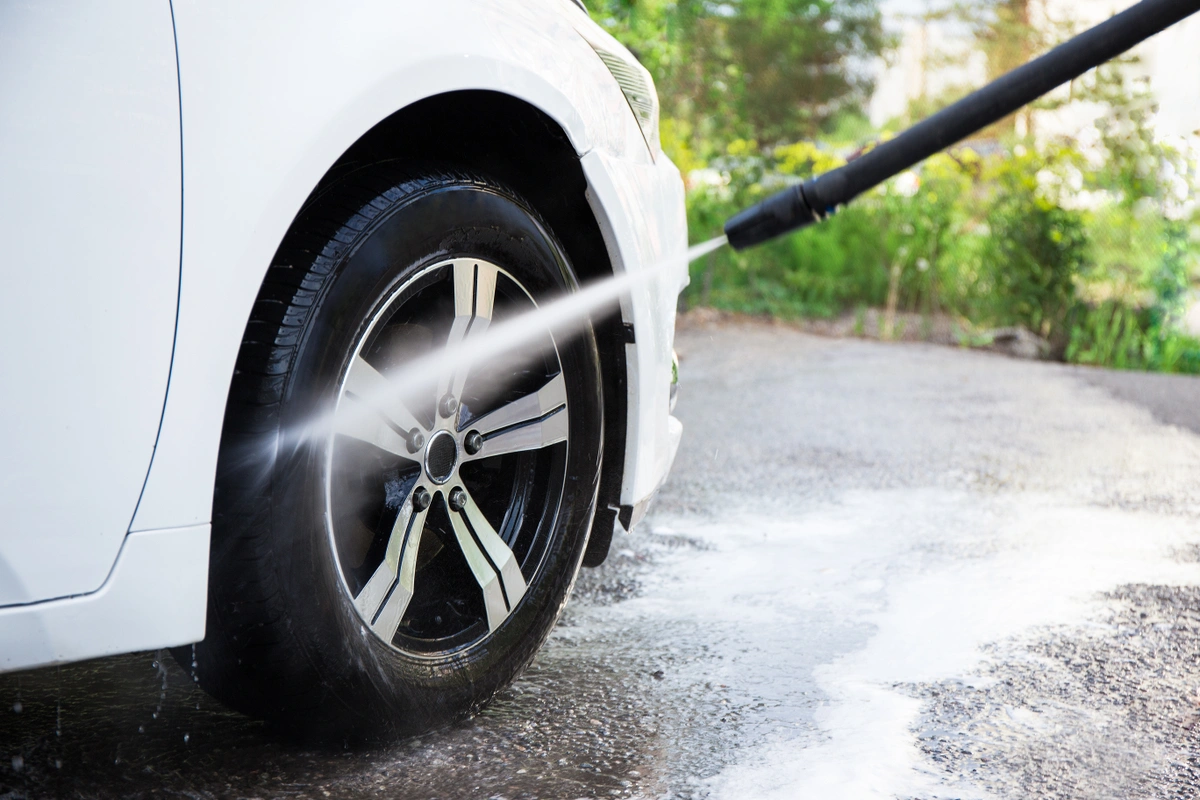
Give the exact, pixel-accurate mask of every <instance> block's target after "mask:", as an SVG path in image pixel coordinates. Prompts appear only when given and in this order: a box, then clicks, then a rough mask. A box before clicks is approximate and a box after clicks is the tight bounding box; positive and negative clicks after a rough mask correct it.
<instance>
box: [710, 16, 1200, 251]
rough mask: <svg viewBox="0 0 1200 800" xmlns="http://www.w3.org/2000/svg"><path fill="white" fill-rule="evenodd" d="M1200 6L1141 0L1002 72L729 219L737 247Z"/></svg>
mask: <svg viewBox="0 0 1200 800" xmlns="http://www.w3.org/2000/svg"><path fill="white" fill-rule="evenodd" d="M1197 11H1200V0H1142V2H1140V3H1138V4H1137V5H1135V6H1132V7H1131V8H1129V9H1127V10H1125V11H1123V12H1121V13H1120V14H1117V15H1115V16H1113V17H1111V18H1110V19H1108V20H1107V21H1105V22H1102V23H1100V24H1099V25H1097V26H1095V27H1094V28H1091V29H1090V30H1087V31H1085V32H1084V33H1081V34H1079V35H1078V36H1076V37H1074V38H1073V39H1070V40H1068V41H1067V42H1065V43H1064V44H1061V45H1059V46H1058V47H1056V48H1054V49H1053V50H1051V51H1050V52H1048V53H1046V54H1045V55H1043V56H1041V57H1039V58H1036V59H1034V60H1033V61H1031V62H1029V63H1028V64H1026V65H1024V66H1022V67H1018V68H1016V69H1014V70H1013V71H1012V72H1009V73H1008V74H1006V75H1003V76H1002V77H1000V78H997V79H996V80H995V81H992V82H991V83H989V84H988V85H987V86H984V87H983V88H982V89H979V90H977V91H975V92H973V93H971V94H969V95H967V96H966V97H964V98H963V99H962V100H959V101H958V102H957V103H954V104H953V105H951V106H948V107H946V108H944V109H942V110H941V111H939V112H937V113H936V114H934V115H933V116H931V117H929V118H927V119H925V120H923V121H921V122H919V123H917V124H916V125H913V126H912V127H911V128H909V129H908V130H906V131H904V132H903V133H901V134H900V135H899V136H897V137H896V138H894V139H891V140H890V141H887V142H884V143H882V144H880V145H878V146H876V147H875V148H874V149H872V150H870V151H868V152H867V153H865V154H863V155H862V156H860V157H859V158H856V159H855V160H853V161H851V162H850V163H849V164H846V165H845V166H843V167H838V168H837V169H835V170H831V171H829V172H826V173H824V174H822V175H818V176H817V177H815V178H812V179H810V180H807V181H805V182H804V183H800V184H797V185H795V186H792V187H789V188H787V189H784V190H783V191H781V192H778V193H777V194H774V195H772V196H771V197H768V198H767V199H766V200H764V201H762V202H761V203H759V204H758V205H756V206H754V207H753V208H749V209H747V210H745V211H742V212H740V213H738V214H736V215H734V216H733V217H731V218H730V219H729V221H728V222H726V223H725V235H726V236H727V237H728V240H729V244H730V245H731V246H732V247H733V248H734V249H735V250H744V249H746V248H747V247H753V246H754V245H756V244H762V243H763V242H766V241H768V240H770V239H774V238H775V237H777V236H782V235H783V234H785V233H788V232H790V231H794V230H797V229H799V228H803V227H805V226H807V225H811V224H813V223H814V222H819V221H821V220H823V219H825V218H827V217H828V216H829V215H831V214H833V213H834V211H835V210H836V209H837V208H838V207H839V206H841V205H844V204H846V203H848V202H850V201H851V200H853V199H854V198H855V197H857V196H858V195H860V194H862V193H863V192H865V191H867V190H869V189H872V188H874V187H876V186H878V185H879V184H881V183H883V182H884V181H886V180H887V179H889V178H892V177H894V176H896V175H898V174H900V173H901V172H903V171H904V170H906V169H910V168H911V167H913V166H915V165H916V164H918V163H920V162H921V161H924V160H925V159H926V158H928V157H929V156H931V155H934V154H935V153H938V152H940V151H942V150H944V149H945V148H947V147H949V146H951V145H953V144H955V143H957V142H961V141H962V140H963V139H965V138H967V137H968V136H970V135H972V134H974V133H978V132H979V131H981V130H983V129H984V128H986V127H987V126H989V125H992V124H993V123H996V122H999V121H1000V120H1002V119H1004V118H1005V117H1007V116H1008V115H1009V114H1012V113H1013V112H1014V111H1017V110H1018V109H1020V108H1021V107H1022V106H1024V105H1027V104H1029V103H1032V102H1033V101H1034V100H1037V99H1038V98H1039V97H1041V96H1042V95H1044V94H1046V93H1047V92H1049V91H1051V90H1052V89H1055V88H1057V87H1059V86H1061V85H1063V84H1065V83H1068V82H1070V81H1073V80H1074V79H1075V78H1078V77H1079V76H1080V75H1082V74H1084V73H1085V72H1087V71H1088V70H1091V69H1094V68H1095V67H1098V66H1100V65H1101V64H1103V63H1104V62H1106V61H1109V60H1111V59H1113V58H1115V57H1117V56H1119V55H1120V54H1121V53H1124V52H1125V51H1127V50H1129V49H1130V48H1132V47H1134V46H1135V45H1137V44H1139V43H1141V42H1143V41H1145V40H1146V39H1149V38H1150V37H1151V36H1153V35H1155V34H1156V33H1159V32H1161V31H1163V30H1165V29H1166V28H1169V27H1171V26H1172V25H1174V24H1175V23H1177V22H1180V21H1181V20H1183V19H1185V18H1187V17H1189V16H1191V15H1192V14H1195V13H1196V12H1197Z"/></svg>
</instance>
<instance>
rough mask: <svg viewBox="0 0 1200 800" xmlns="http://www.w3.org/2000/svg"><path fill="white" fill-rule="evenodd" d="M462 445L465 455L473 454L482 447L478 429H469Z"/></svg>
mask: <svg viewBox="0 0 1200 800" xmlns="http://www.w3.org/2000/svg"><path fill="white" fill-rule="evenodd" d="M463 447H465V448H466V450H467V455H472V456H473V455H475V454H476V453H478V452H479V451H480V450H482V449H483V436H482V435H480V433H479V431H471V432H470V433H468V434H467V437H466V438H465V439H463Z"/></svg>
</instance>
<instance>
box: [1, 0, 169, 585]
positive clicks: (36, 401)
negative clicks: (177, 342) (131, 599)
mask: <svg viewBox="0 0 1200 800" xmlns="http://www.w3.org/2000/svg"><path fill="white" fill-rule="evenodd" d="M180 158H181V155H180V127H179V85H178V72H177V68H176V58H175V39H174V31H173V26H172V20H171V7H170V4H169V2H168V0H124V1H123V2H120V3H110V2H104V0H82V1H81V2H74V3H71V4H68V5H61V4H56V3H6V4H4V6H3V8H0V263H2V264H3V269H2V271H0V302H2V303H3V313H0V375H2V376H3V378H2V379H0V380H2V381H3V383H2V385H0V454H3V456H2V457H3V459H4V462H5V468H4V470H3V474H2V475H0V520H3V521H2V522H0V606H4V605H12V604H20V603H31V602H36V601H39V600H45V599H49V598H56V597H63V596H69V595H75V594H82V593H87V592H91V591H94V590H96V589H97V588H99V587H100V586H101V585H102V584H103V582H104V580H105V578H106V577H107V575H108V574H109V572H110V570H111V569H112V565H113V563H114V561H115V559H116V557H117V554H118V553H119V551H120V547H121V543H122V541H123V539H124V536H125V534H126V532H127V530H128V529H129V525H130V520H131V519H132V518H133V514H134V511H135V510H136V507H137V503H138V498H139V496H140V493H141V491H142V487H143V484H144V482H145V476H146V472H147V469H148V467H149V465H150V460H151V457H152V455H153V452H154V446H155V439H156V436H157V434H158V428H159V423H160V420H161V416H162V408H163V402H164V397H165V393H166V386H167V378H168V375H169V372H170V362H171V350H172V344H173V337H174V333H175V316H176V307H177V293H178V288H179V248H180V224H181V223H180V214H181V203H182V199H181V181H182V176H181V163H180Z"/></svg>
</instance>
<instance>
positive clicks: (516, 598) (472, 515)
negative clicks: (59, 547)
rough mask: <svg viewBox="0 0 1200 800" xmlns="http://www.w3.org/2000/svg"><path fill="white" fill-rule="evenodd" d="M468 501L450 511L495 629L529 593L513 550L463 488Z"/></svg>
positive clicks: (460, 542) (490, 623)
mask: <svg viewBox="0 0 1200 800" xmlns="http://www.w3.org/2000/svg"><path fill="white" fill-rule="evenodd" d="M463 493H464V495H465V497H466V504H465V505H464V507H463V509H462V510H461V511H451V512H450V523H451V525H452V526H453V528H454V536H455V538H456V539H458V545H459V547H461V548H462V552H463V555H464V556H465V557H466V559H467V566H469V567H470V568H471V573H472V574H473V575H474V576H475V580H476V581H477V582H478V583H479V588H481V589H482V590H483V602H484V606H485V607H486V608H487V618H488V630H495V629H496V628H497V627H498V626H499V625H500V623H501V622H503V621H504V620H505V618H507V617H508V615H509V614H510V613H511V612H512V609H514V608H516V605H517V603H518V602H520V600H521V598H522V597H523V596H524V595H525V577H524V576H523V575H522V574H521V567H520V565H519V564H518V563H517V559H516V556H514V555H513V553H512V550H510V549H509V548H508V545H506V544H505V543H504V540H503V539H501V538H500V534H498V533H496V531H495V529H494V528H492V526H491V524H490V523H489V522H488V521H487V518H486V517H484V516H483V512H482V511H480V510H479V507H478V506H477V505H475V501H474V500H473V499H472V498H471V496H470V494H467V493H466V490H465V489H464V490H463Z"/></svg>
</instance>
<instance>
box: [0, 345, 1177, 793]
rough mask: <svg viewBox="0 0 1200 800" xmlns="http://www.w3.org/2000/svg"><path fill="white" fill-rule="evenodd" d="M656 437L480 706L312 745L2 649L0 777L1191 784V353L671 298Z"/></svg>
mask: <svg viewBox="0 0 1200 800" xmlns="http://www.w3.org/2000/svg"><path fill="white" fill-rule="evenodd" d="M679 351H680V354H681V357H682V367H681V382H682V394H681V399H680V403H679V408H678V410H677V413H678V415H679V416H680V417H681V419H683V421H684V424H685V437H684V443H683V445H682V447H681V450H680V454H679V460H678V462H677V465H676V469H675V471H674V474H673V475H672V478H671V480H670V482H669V483H668V485H667V486H666V488H665V489H664V491H663V494H662V496H661V498H660V500H659V502H658V504H657V505H656V507H655V509H654V510H653V511H652V513H651V515H650V516H649V517H648V518H647V520H646V521H645V522H644V523H643V525H642V527H641V528H639V530H638V531H637V532H636V533H635V534H633V535H629V536H620V537H618V538H617V539H616V540H615V541H614V547H613V555H612V556H611V557H610V559H609V561H608V562H607V563H606V564H605V565H604V566H603V567H601V568H600V569H598V570H593V571H585V572H584V574H583V576H582V577H581V579H580V582H579V585H578V586H577V588H576V593H575V596H574V598H573V600H572V602H571V604H570V606H569V607H568V610H567V612H566V614H565V616H564V618H563V620H562V622H561V623H560V625H559V627H558V628H557V630H556V631H555V633H554V634H553V636H552V637H551V639H550V641H549V642H548V644H547V646H546V647H545V649H544V650H543V651H542V653H541V654H540V655H539V656H538V658H537V660H536V662H535V663H534V665H533V666H532V667H531V668H530V669H529V670H528V671H527V672H526V674H525V675H524V676H523V677H522V678H521V679H520V680H519V681H518V682H517V683H516V684H515V685H514V686H513V687H512V689H510V690H509V691H508V692H506V693H504V694H503V695H502V696H500V697H499V698H497V700H496V701H495V702H494V703H493V704H492V705H491V706H490V707H489V708H488V709H486V710H485V711H484V712H483V713H482V714H481V715H480V716H478V717H477V718H475V719H473V720H471V721H469V722H466V723H462V724H460V725H456V726H454V727H452V728H450V729H448V730H444V731H441V732H437V733H434V734H430V735H427V736H424V737H421V738H419V739H416V740H412V741H408V742H403V743H400V744H397V745H394V746H392V747H388V748H377V749H371V750H348V749H338V748H333V749H328V750H314V749H312V748H307V747H301V746H297V745H293V744H289V743H287V742H286V741H284V740H281V739H279V738H278V737H276V736H273V735H272V734H271V733H270V732H268V731H265V730H263V728H262V727H261V726H260V725H258V724H257V723H254V722H250V721H248V720H246V719H244V718H242V717H240V716H238V715H236V714H232V713H230V712H227V711H225V710H223V709H222V708H221V707H220V706H219V705H217V704H216V703H215V702H213V701H211V700H209V699H208V698H207V697H206V696H205V695H204V694H203V693H202V692H200V691H199V690H197V689H195V688H194V686H193V684H192V681H191V679H190V677H189V676H188V674H187V673H186V672H185V671H184V670H182V669H180V668H179V667H178V666H177V665H176V663H175V661H174V660H173V659H172V658H171V657H170V656H169V655H168V654H166V653H139V654H134V655H130V656H123V657H119V658H111V659H103V660H98V661H94V662H90V663H87V664H80V665H72V666H67V667H61V668H50V669H44V670H37V671H31V672H25V673H20V674H13V675H5V676H0V798H23V797H29V798H38V797H86V798H91V797H96V798H115V797H188V798H216V797H219V798H226V797H228V798H252V797H259V798H268V797H298V798H325V797H333V798H360V797H389V798H450V797H481V798H487V797H503V798H510V800H516V798H527V797H545V798H574V797H647V798H659V797H672V798H692V797H696V798H699V797H716V798H772V797H778V798H796V797H812V798H828V797H839V798H857V797H862V798H876V797H878V798H891V797H896V798H906V799H907V798H974V797H988V798H990V797H995V798H1027V797H1048V798H1089V799H1090V798H1107V797H1112V798H1132V797H1146V798H1152V797H1153V798H1158V797H1161V798H1180V797H1194V796H1200V437H1198V436H1197V434H1196V433H1195V432H1194V431H1195V430H1197V429H1198V428H1200V414H1198V412H1197V411H1196V409H1197V408H1200V403H1198V402H1197V398H1200V380H1196V379H1188V378H1169V379H1160V378H1158V377H1157V376H1155V377H1153V378H1152V379H1150V380H1147V376H1142V375H1136V374H1131V373H1111V372H1099V371H1094V370H1083V369H1079V368H1071V367H1065V366H1062V365H1054V364H1040V363H1031V362H1023V361H1016V360H1011V359H1008V358H1005V357H1003V356H997V355H992V354H985V353H975V352H967V351H961V350H955V349H951V348H941V347H934V346H924V345H911V344H906V345H887V344H880V343H872V342H863V341H851V340H831V339H821V338H817V337H813V336H808V335H804V334H801V333H797V332H795V331H792V330H790V329H787V328H783V327H773V326H767V325H761V324H734V323H717V322H713V323H709V324H703V323H700V322H692V323H691V324H689V325H687V326H685V327H684V328H683V329H682V330H681V333H680V337H679Z"/></svg>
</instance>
